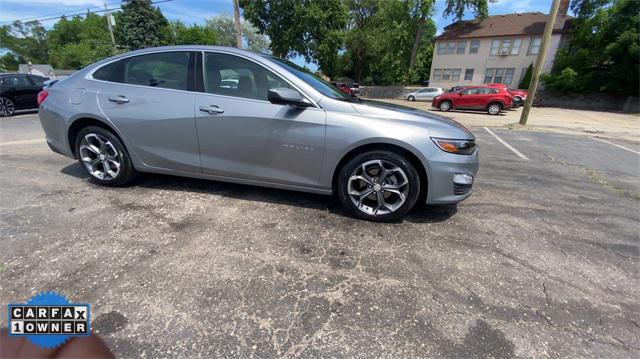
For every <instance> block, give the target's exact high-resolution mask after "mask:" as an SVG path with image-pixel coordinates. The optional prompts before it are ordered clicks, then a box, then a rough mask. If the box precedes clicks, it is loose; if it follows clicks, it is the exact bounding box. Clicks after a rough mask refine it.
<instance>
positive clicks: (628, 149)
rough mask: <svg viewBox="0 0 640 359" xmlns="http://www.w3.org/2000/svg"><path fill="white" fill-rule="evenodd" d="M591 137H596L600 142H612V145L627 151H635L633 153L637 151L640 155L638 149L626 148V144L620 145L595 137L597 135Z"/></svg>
mask: <svg viewBox="0 0 640 359" xmlns="http://www.w3.org/2000/svg"><path fill="white" fill-rule="evenodd" d="M591 138H593V139H594V140H596V141H600V142H604V143H608V144H610V145H612V146H616V147H618V148H622V149H623V150H627V151H629V152H633V153H635V154H636V155H640V152H638V151H634V150H632V149H630V148H626V147H624V146H620V145H618V144H615V143H612V142H609V141H605V140H603V139H600V138H595V137H591Z"/></svg>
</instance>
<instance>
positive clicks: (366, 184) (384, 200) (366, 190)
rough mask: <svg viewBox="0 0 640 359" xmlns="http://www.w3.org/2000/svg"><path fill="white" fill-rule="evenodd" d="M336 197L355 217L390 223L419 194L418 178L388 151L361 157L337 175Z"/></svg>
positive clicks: (405, 211)
mask: <svg viewBox="0 0 640 359" xmlns="http://www.w3.org/2000/svg"><path fill="white" fill-rule="evenodd" d="M337 193H338V198H339V199H340V202H341V203H342V204H343V206H344V207H345V208H346V209H347V210H348V211H349V212H350V213H351V214H352V215H354V216H355V217H358V218H362V219H366V220H370V221H376V222H390V221H396V220H399V219H401V218H402V217H403V216H404V215H405V214H406V213H407V212H409V210H411V208H412V207H413V206H414V205H415V203H416V201H417V200H418V196H419V194H420V177H419V176H418V173H417V171H416V169H415V168H414V167H413V165H412V164H411V163H410V162H409V161H408V160H407V159H406V158H404V157H403V156H401V155H399V154H397V153H395V152H390V151H371V152H366V153H363V154H360V155H358V156H356V157H354V158H353V159H351V160H350V161H349V162H347V164H345V165H344V166H343V167H342V168H341V169H340V172H339V174H338V183H337Z"/></svg>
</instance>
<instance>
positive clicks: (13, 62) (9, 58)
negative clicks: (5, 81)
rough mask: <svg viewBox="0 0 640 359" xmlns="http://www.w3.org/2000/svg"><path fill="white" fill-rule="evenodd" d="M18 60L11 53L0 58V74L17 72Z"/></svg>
mask: <svg viewBox="0 0 640 359" xmlns="http://www.w3.org/2000/svg"><path fill="white" fill-rule="evenodd" d="M19 64H20V60H19V59H18V58H17V57H16V56H15V55H14V54H13V53H11V52H6V53H5V54H4V55H2V56H0V72H7V71H18V65H19Z"/></svg>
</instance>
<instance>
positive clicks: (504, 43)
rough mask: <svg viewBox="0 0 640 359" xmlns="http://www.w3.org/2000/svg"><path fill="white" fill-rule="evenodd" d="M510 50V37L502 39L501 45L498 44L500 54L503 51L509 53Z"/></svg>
mask: <svg viewBox="0 0 640 359" xmlns="http://www.w3.org/2000/svg"><path fill="white" fill-rule="evenodd" d="M510 50H511V39H505V40H502V45H500V55H503V54H505V53H507V54H508V53H509V51H510Z"/></svg>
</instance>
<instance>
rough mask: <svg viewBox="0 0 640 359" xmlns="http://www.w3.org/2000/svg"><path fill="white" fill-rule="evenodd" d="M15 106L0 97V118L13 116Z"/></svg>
mask: <svg viewBox="0 0 640 359" xmlns="http://www.w3.org/2000/svg"><path fill="white" fill-rule="evenodd" d="M15 111H16V106H15V105H14V104H13V101H11V99H8V98H6V97H0V117H5V116H13V113H14V112H15Z"/></svg>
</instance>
